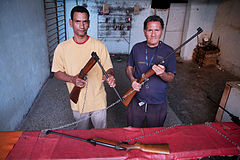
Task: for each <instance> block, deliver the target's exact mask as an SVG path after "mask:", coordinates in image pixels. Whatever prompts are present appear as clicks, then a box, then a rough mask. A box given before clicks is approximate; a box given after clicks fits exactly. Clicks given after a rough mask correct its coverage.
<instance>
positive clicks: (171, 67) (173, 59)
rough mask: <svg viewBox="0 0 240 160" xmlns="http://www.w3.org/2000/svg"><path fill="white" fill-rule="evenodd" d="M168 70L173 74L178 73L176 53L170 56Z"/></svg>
mask: <svg viewBox="0 0 240 160" xmlns="http://www.w3.org/2000/svg"><path fill="white" fill-rule="evenodd" d="M171 52H173V49H172V51H171ZM166 72H171V73H173V74H176V54H172V55H171V56H170V57H169V58H168V64H167V67H166Z"/></svg>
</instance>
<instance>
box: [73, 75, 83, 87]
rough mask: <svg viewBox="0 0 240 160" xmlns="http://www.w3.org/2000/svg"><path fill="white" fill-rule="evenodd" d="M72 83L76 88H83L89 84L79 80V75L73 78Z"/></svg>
mask: <svg viewBox="0 0 240 160" xmlns="http://www.w3.org/2000/svg"><path fill="white" fill-rule="evenodd" d="M71 83H73V84H74V85H75V86H77V87H80V88H83V87H85V85H86V84H87V81H85V80H83V79H81V78H78V75H76V76H74V77H72V80H71Z"/></svg>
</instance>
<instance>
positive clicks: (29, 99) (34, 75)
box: [0, 0, 49, 131]
mask: <svg viewBox="0 0 240 160" xmlns="http://www.w3.org/2000/svg"><path fill="white" fill-rule="evenodd" d="M43 6H44V5H43V0H34V1H32V0H8V1H3V0H2V1H0V35H1V37H0V130H1V131H3V130H14V129H15V127H16V126H17V124H18V123H19V122H20V121H21V120H22V118H23V116H24V115H25V114H26V113H27V112H28V110H29V108H30V107H31V105H32V103H33V101H34V99H35V98H36V96H37V94H38V92H39V90H40V89H41V87H42V86H43V84H44V83H45V81H46V80H47V78H48V76H49V62H48V52H47V42H46V29H45V21H44V7H43Z"/></svg>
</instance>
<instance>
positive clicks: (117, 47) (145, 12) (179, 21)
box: [66, 0, 186, 54]
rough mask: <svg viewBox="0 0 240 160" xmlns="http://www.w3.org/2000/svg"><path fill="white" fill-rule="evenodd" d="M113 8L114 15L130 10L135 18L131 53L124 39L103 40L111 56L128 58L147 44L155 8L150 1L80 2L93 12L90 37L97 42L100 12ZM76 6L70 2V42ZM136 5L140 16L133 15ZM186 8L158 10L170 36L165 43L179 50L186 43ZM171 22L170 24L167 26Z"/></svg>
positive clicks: (103, 0) (176, 5) (172, 5)
mask: <svg viewBox="0 0 240 160" xmlns="http://www.w3.org/2000/svg"><path fill="white" fill-rule="evenodd" d="M104 3H106V4H109V5H110V12H112V13H113V12H114V13H115V14H125V12H126V10H127V9H130V10H131V13H130V14H131V15H132V28H131V37H130V49H129V50H128V43H127V42H126V41H125V40H124V39H101V40H102V41H103V42H104V43H105V45H106V46H107V48H108V50H109V52H110V53H114V54H119V53H120V54H128V53H129V52H130V50H131V48H132V46H133V45H134V44H136V43H138V42H140V41H144V40H145V36H144V34H143V22H144V20H145V19H146V18H147V17H148V16H150V15H153V14H154V9H152V8H151V1H150V0H121V1H118V0H88V1H79V3H78V4H79V5H83V4H87V9H88V10H89V12H90V21H91V22H90V28H89V32H88V34H89V35H90V36H92V37H94V38H96V39H97V26H98V23H97V16H98V12H99V9H100V8H102V6H103V4H104ZM75 5H76V1H75V0H68V1H66V17H67V36H68V39H69V38H71V37H73V32H72V28H70V27H69V24H68V19H69V18H70V12H71V9H72V8H73V7H74V6H75ZM134 5H138V6H139V8H140V13H139V14H138V15H134V14H133V7H134ZM185 11H186V4H185V3H182V4H171V7H170V9H167V10H160V9H157V15H159V16H160V17H162V19H163V20H164V23H165V24H167V26H166V25H165V28H166V29H167V32H166V34H165V30H164V33H163V34H162V37H161V40H163V41H164V42H166V43H168V44H169V45H171V46H172V47H173V48H177V47H178V46H179V45H180V43H181V39H182V31H183V22H184V17H185ZM167 22H168V23H167Z"/></svg>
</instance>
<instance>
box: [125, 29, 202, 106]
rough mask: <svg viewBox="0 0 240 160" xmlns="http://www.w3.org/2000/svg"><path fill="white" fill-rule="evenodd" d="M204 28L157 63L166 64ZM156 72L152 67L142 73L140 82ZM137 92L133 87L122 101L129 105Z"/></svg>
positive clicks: (142, 82)
mask: <svg viewBox="0 0 240 160" xmlns="http://www.w3.org/2000/svg"><path fill="white" fill-rule="evenodd" d="M202 31H203V30H202V28H201V27H199V28H198V29H197V33H195V34H194V35H193V36H192V37H190V38H189V39H188V40H186V41H185V42H184V43H183V44H181V45H180V46H179V47H178V48H176V49H175V50H174V51H173V52H171V53H170V54H168V55H167V56H166V57H164V58H163V59H161V61H160V62H158V63H157V65H158V64H164V61H165V60H166V59H167V58H168V57H170V56H171V55H173V54H174V53H176V52H177V51H178V50H179V49H180V48H182V47H183V46H184V45H185V44H187V43H188V42H189V41H191V40H192V39H193V38H195V37H196V36H198V35H199V34H200V33H202ZM154 74H155V72H154V71H153V70H152V69H150V70H148V71H147V72H146V73H144V74H142V77H141V78H140V79H138V80H137V82H138V83H140V84H142V85H143V84H144V82H146V81H147V80H148V78H149V77H151V76H152V75H154ZM136 93H137V91H135V90H134V89H133V88H131V89H130V90H128V91H127V93H126V94H125V95H124V96H123V97H122V98H123V99H124V101H123V102H122V103H123V104H124V105H125V106H126V107H127V106H128V104H129V103H130V102H131V100H132V98H133V96H134V95H135V94H136Z"/></svg>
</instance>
